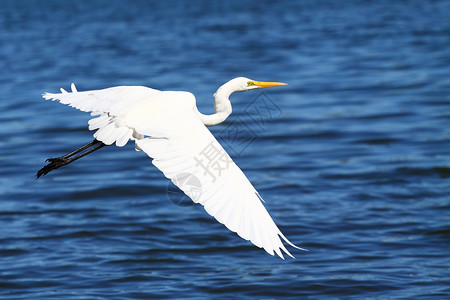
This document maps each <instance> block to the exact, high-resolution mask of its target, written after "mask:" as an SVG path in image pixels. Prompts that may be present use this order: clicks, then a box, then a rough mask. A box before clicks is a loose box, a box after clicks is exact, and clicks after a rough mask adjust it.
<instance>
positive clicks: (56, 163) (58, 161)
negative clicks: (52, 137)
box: [36, 157, 71, 179]
mask: <svg viewBox="0 0 450 300" xmlns="http://www.w3.org/2000/svg"><path fill="white" fill-rule="evenodd" d="M46 161H48V162H49V164H47V165H45V166H44V167H43V168H42V169H40V170H39V171H38V172H37V173H36V179H38V178H39V177H41V176H43V175H45V174H47V173H48V172H50V171H53V170H55V169H58V168H60V167H62V166H65V165H67V164H69V163H70V162H71V160H70V159H66V158H61V157H57V158H49V159H47V160H46Z"/></svg>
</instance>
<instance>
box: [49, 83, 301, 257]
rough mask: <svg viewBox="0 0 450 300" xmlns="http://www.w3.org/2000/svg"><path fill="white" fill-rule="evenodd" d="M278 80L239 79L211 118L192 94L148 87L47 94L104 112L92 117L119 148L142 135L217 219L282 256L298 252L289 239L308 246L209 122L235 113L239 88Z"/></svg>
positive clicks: (218, 99)
mask: <svg viewBox="0 0 450 300" xmlns="http://www.w3.org/2000/svg"><path fill="white" fill-rule="evenodd" d="M276 85H282V84H280V83H265V82H258V81H252V80H250V79H248V78H243V77H240V78H236V79H233V80H231V81H230V82H228V83H227V84H225V85H223V86H222V87H221V88H219V90H218V91H217V92H216V94H215V108H216V113H215V114H213V115H210V116H205V115H203V114H201V113H199V112H198V110H197V107H196V103H195V97H194V95H192V94H191V93H188V92H162V91H158V90H155V89H151V88H147V87H141V86H119V87H113V88H107V89H103V90H94V91H85V92H78V91H77V90H76V88H75V86H74V85H73V84H72V92H71V93H68V92H66V91H65V90H63V89H61V93H60V94H50V93H46V94H44V95H43V97H44V98H45V99H52V100H58V101H60V102H61V103H63V104H68V105H69V106H72V107H75V108H77V109H79V110H82V111H85V112H91V114H92V115H98V116H97V117H96V118H93V119H91V120H90V121H89V130H96V132H95V133H94V137H95V138H96V139H98V140H99V141H101V142H103V143H104V144H106V145H111V144H113V143H116V145H117V146H119V147H121V146H124V145H125V144H126V143H127V142H128V140H130V139H132V140H135V147H136V150H142V151H144V152H146V153H147V154H148V156H150V157H151V158H152V163H153V164H154V165H155V166H156V167H157V168H158V169H159V170H161V171H162V172H163V174H164V176H166V177H167V178H169V179H171V180H172V182H173V183H174V184H175V185H177V186H178V187H179V188H180V189H181V190H182V191H183V192H184V193H185V194H186V195H188V196H189V197H190V198H191V199H192V200H193V201H194V202H196V203H200V204H201V205H203V206H204V208H205V210H206V211H207V212H208V213H209V214H210V215H212V216H214V217H215V218H216V219H217V221H219V222H220V223H222V224H224V225H225V226H226V227H227V228H228V229H230V230H231V231H233V232H236V233H237V234H238V235H239V236H240V237H242V238H243V239H245V240H249V241H251V242H252V243H253V244H255V245H256V246H258V247H260V248H264V249H265V250H266V251H267V252H268V253H269V254H271V255H274V253H276V254H278V255H279V256H280V257H281V258H283V254H282V252H281V250H282V251H284V252H285V253H287V254H288V255H290V256H292V255H291V254H290V253H289V251H288V250H287V249H286V247H285V246H284V245H283V242H282V240H284V241H285V242H286V243H288V244H289V245H291V246H293V247H295V248H298V249H301V248H299V247H297V246H295V245H293V244H292V243H291V242H290V241H289V240H288V239H287V238H286V237H285V236H284V235H283V234H282V233H281V231H280V230H279V229H278V227H277V226H276V224H275V223H274V221H273V220H272V218H271V217H270V215H269V213H268V212H267V210H266V209H265V208H264V206H263V204H262V202H261V200H262V198H261V197H260V196H259V194H258V192H257V191H256V190H255V188H254V187H253V186H252V184H251V183H250V181H249V180H248V179H247V177H246V176H245V175H244V173H243V172H242V171H241V170H240V169H239V167H238V166H237V165H236V164H235V163H234V161H233V160H232V159H231V158H230V157H229V156H228V154H227V153H226V152H225V150H224V149H223V148H222V146H220V144H219V143H218V141H217V140H216V139H215V138H214V136H213V135H212V134H211V132H210V131H209V130H208V129H207V128H206V126H205V124H206V125H214V124H218V123H220V122H222V121H223V120H224V119H225V118H226V117H227V116H228V115H229V114H230V113H231V104H229V100H228V97H229V95H230V94H231V93H232V92H235V91H244V90H248V89H253V88H257V87H266V86H276ZM183 176H192V177H194V178H196V179H198V181H199V182H200V192H198V191H197V192H194V191H193V190H192V186H191V185H189V184H188V181H187V180H184V179H183ZM280 237H281V238H280ZM302 250H304V249H302Z"/></svg>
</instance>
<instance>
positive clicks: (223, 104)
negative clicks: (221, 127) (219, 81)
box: [195, 83, 236, 126]
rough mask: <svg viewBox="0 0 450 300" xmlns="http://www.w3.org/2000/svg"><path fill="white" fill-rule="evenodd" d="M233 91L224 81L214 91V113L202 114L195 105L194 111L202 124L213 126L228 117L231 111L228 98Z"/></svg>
mask: <svg viewBox="0 0 450 300" xmlns="http://www.w3.org/2000/svg"><path fill="white" fill-rule="evenodd" d="M235 91H236V90H234V89H233V88H231V86H230V85H228V83H225V84H224V85H222V86H221V87H220V88H219V89H218V90H217V91H216V93H215V94H214V111H215V113H214V114H212V115H204V114H202V113H201V112H199V111H198V109H197V107H195V111H196V113H197V115H198V116H199V118H200V120H201V121H202V122H203V124H205V125H206V126H214V125H217V124H220V123H222V122H223V121H225V119H226V118H228V116H229V115H230V114H231V112H232V108H231V102H230V100H229V99H228V98H229V97H230V95H231V94H232V93H233V92H235Z"/></svg>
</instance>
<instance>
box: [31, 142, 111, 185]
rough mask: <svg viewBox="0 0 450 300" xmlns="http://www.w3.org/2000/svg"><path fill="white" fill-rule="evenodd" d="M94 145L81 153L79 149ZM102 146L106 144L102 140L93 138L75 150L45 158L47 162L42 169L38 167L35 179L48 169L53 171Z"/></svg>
mask: <svg viewBox="0 0 450 300" xmlns="http://www.w3.org/2000/svg"><path fill="white" fill-rule="evenodd" d="M93 145H96V146H95V147H93V148H91V149H89V150H87V151H85V152H83V153H81V154H78V153H80V152H81V151H83V150H86V149H87V148H89V147H91V146H93ZM104 146H106V145H105V144H103V143H102V142H100V141H99V140H93V141H92V142H90V143H87V144H86V145H84V146H82V147H80V148H78V149H77V150H75V151H72V152H70V153H68V154H66V155H63V156H60V157H56V158H49V159H47V161H48V162H49V163H48V164H47V165H45V166H44V167H43V168H42V169H40V170H39V171H38V172H37V174H36V179H38V178H39V177H41V176H43V175H45V174H47V173H48V172H50V171H53V170H55V169H58V168H60V167H62V166H65V165H68V164H70V163H71V162H74V161H76V160H77V159H80V158H82V157H83V156H86V155H88V154H90V153H92V152H94V151H97V150H98V149H100V148H103V147H104ZM75 154H78V155H76V156H74V155H75Z"/></svg>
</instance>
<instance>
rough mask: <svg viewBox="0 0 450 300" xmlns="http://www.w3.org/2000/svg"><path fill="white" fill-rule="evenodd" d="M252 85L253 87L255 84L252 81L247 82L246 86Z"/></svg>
mask: <svg viewBox="0 0 450 300" xmlns="http://www.w3.org/2000/svg"><path fill="white" fill-rule="evenodd" d="M252 85H255V83H254V82H253V81H249V82H247V86H252Z"/></svg>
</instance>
